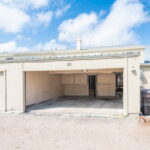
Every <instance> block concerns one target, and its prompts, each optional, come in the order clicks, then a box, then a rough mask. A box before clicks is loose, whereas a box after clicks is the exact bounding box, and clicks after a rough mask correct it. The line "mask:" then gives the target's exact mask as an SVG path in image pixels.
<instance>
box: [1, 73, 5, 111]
mask: <svg viewBox="0 0 150 150" xmlns="http://www.w3.org/2000/svg"><path fill="white" fill-rule="evenodd" d="M5 97H6V96H5V72H4V71H0V111H5V103H6V102H5V100H6V99H5Z"/></svg>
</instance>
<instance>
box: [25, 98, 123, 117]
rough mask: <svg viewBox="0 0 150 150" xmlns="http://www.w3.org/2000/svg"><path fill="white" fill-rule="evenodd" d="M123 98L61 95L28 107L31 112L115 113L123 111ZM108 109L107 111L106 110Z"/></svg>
mask: <svg viewBox="0 0 150 150" xmlns="http://www.w3.org/2000/svg"><path fill="white" fill-rule="evenodd" d="M122 109H123V102H122V98H104V99H102V98H98V97H60V98H57V99H53V100H49V101H46V102H42V103H39V104H35V105H32V106H29V107H27V109H26V111H27V112H30V113H38V114H42V113H49V114H57V115H59V114H102V115H105V114H107V113H108V114H114V115H115V112H116V113H117V114H118V113H122ZM105 111H106V112H105Z"/></svg>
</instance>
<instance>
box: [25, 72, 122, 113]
mask: <svg viewBox="0 0 150 150" xmlns="http://www.w3.org/2000/svg"><path fill="white" fill-rule="evenodd" d="M119 71H120V72H119ZM117 73H121V74H122V70H121V69H120V70H119V69H116V70H115V69H113V70H96V71H95V70H94V71H93V70H92V71H91V72H90V71H88V70H87V71H84V72H83V71H70V72H69V71H59V72H58V71H56V72H52V71H49V72H48V71H43V72H42V71H41V72H40V71H35V72H34V71H33V72H31V71H30V72H26V111H28V112H29V111H30V112H34V111H35V112H40V113H43V112H44V113H45V112H46V113H52V114H53V113H54V114H55V113H59V114H63V113H74V112H75V113H79V112H81V113H82V112H86V111H87V113H93V112H101V111H102V114H105V112H106V113H107V112H111V110H112V113H113V112H116V113H118V112H119V113H120V110H121V112H122V109H123V96H122V94H118V92H117V89H118V88H117V86H118V83H117V81H118V77H117ZM90 77H91V81H92V79H94V80H93V81H92V82H89V81H90V80H89V79H90ZM93 77H94V78H93ZM119 81H120V80H119ZM90 83H91V86H89V85H90ZM93 83H94V85H92V84H93ZM121 87H123V85H122V84H121ZM121 87H120V88H121ZM93 89H94V92H93ZM90 90H91V91H90ZM103 110H104V112H103ZM114 110H116V111H114Z"/></svg>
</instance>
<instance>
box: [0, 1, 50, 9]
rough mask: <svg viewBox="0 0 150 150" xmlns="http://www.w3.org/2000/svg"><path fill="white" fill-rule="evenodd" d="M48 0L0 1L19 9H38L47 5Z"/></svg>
mask: <svg viewBox="0 0 150 150" xmlns="http://www.w3.org/2000/svg"><path fill="white" fill-rule="evenodd" d="M49 1H50V0H1V1H0V2H1V3H3V4H7V6H8V5H9V6H13V7H17V8H21V9H28V8H32V9H38V8H41V7H44V6H46V5H48V3H49Z"/></svg>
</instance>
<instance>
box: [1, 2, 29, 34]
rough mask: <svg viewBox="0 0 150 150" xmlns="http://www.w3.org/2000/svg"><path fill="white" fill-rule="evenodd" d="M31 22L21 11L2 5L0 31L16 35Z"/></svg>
mask: <svg viewBox="0 0 150 150" xmlns="http://www.w3.org/2000/svg"><path fill="white" fill-rule="evenodd" d="M29 21H30V17H29V16H28V15H27V14H26V13H24V12H23V11H21V10H20V9H18V8H14V7H9V6H6V5H3V4H0V29H2V30H4V31H6V32H12V33H16V32H18V31H21V30H22V28H23V27H24V25H25V24H27V23H29Z"/></svg>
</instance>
